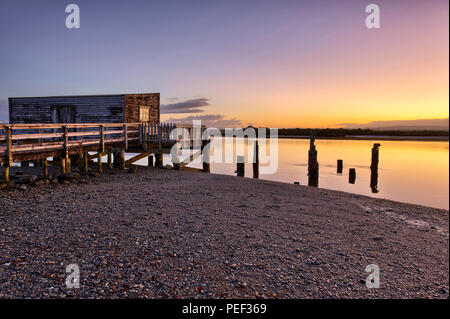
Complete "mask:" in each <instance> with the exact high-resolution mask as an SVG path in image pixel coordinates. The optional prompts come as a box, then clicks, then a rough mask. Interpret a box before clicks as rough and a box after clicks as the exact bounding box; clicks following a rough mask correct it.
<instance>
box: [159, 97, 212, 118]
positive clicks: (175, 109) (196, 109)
mask: <svg viewBox="0 0 450 319" xmlns="http://www.w3.org/2000/svg"><path fill="white" fill-rule="evenodd" d="M175 99H177V98H171V101H176V100H175ZM209 105H210V104H209V99H206V98H198V99H191V100H186V101H183V102H177V103H172V104H162V105H161V114H171V113H173V114H176V113H202V112H204V107H205V106H209Z"/></svg>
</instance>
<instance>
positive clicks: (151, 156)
mask: <svg viewBox="0 0 450 319" xmlns="http://www.w3.org/2000/svg"><path fill="white" fill-rule="evenodd" d="M148 167H153V155H149V156H148Z"/></svg>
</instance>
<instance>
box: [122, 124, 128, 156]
mask: <svg viewBox="0 0 450 319" xmlns="http://www.w3.org/2000/svg"><path fill="white" fill-rule="evenodd" d="M123 144H124V146H125V150H128V131H127V125H126V124H124V125H123Z"/></svg>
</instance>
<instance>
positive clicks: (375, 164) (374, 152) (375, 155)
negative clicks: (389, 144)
mask: <svg viewBox="0 0 450 319" xmlns="http://www.w3.org/2000/svg"><path fill="white" fill-rule="evenodd" d="M380 146H381V144H380V143H375V144H373V148H372V160H371V163H370V169H371V170H377V169H378V161H379V149H378V148H379V147H380Z"/></svg>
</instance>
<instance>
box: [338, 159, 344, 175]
mask: <svg viewBox="0 0 450 319" xmlns="http://www.w3.org/2000/svg"><path fill="white" fill-rule="evenodd" d="M343 169H344V161H343V160H341V159H338V160H337V173H338V174H342V170H343Z"/></svg>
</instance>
